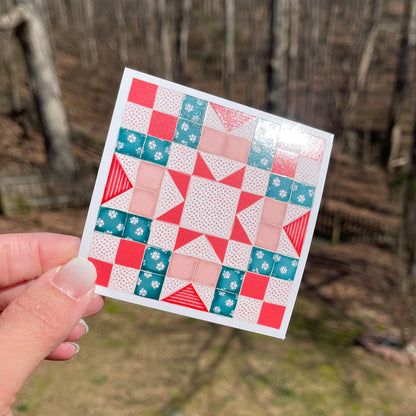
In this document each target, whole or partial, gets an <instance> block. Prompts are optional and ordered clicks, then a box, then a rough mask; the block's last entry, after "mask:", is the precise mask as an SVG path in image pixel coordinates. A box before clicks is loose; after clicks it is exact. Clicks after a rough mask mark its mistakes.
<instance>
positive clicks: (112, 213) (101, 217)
mask: <svg viewBox="0 0 416 416" xmlns="http://www.w3.org/2000/svg"><path fill="white" fill-rule="evenodd" d="M126 218H127V213H126V212H123V211H119V210H117V209H112V208H106V207H100V210H99V212H98V217H97V221H96V223H95V228H94V230H95V231H98V232H100V233H106V234H111V235H114V236H116V237H121V236H122V235H123V232H124V227H125V223H126Z"/></svg>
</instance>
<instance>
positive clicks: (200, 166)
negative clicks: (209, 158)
mask: <svg viewBox="0 0 416 416" xmlns="http://www.w3.org/2000/svg"><path fill="white" fill-rule="evenodd" d="M193 174H194V175H197V176H201V177H203V178H207V179H212V180H213V181H215V178H214V176H213V175H212V173H211V171H210V170H209V167H208V165H207V164H206V163H205V160H204V159H203V158H202V156H201V155H200V154H199V153H198V155H197V157H196V163H195V168H194V173H193Z"/></svg>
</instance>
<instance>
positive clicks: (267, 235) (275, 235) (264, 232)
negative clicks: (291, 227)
mask: <svg viewBox="0 0 416 416" xmlns="http://www.w3.org/2000/svg"><path fill="white" fill-rule="evenodd" d="M281 232H282V228H281V227H276V226H274V225H270V224H263V223H261V224H260V226H259V231H258V233H257V238H256V243H255V245H256V246H258V247H261V248H265V249H266V250H271V251H277V248H278V247H279V241H280V233H281Z"/></svg>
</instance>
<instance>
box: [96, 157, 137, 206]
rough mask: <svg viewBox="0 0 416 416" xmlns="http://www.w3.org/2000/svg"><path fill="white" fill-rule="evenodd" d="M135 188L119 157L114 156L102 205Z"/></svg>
mask: <svg viewBox="0 0 416 416" xmlns="http://www.w3.org/2000/svg"><path fill="white" fill-rule="evenodd" d="M131 188H133V185H132V183H131V182H130V180H129V178H128V177H127V175H126V173H125V172H124V170H123V167H122V166H121V164H120V162H119V160H118V159H117V156H116V155H114V156H113V160H112V161H111V166H110V172H109V174H108V178H107V183H106V185H105V189H104V194H103V199H102V201H101V204H104V203H105V202H107V201H109V200H110V199H113V198H114V197H116V196H117V195H120V194H122V193H123V192H126V191H128V190H129V189H131Z"/></svg>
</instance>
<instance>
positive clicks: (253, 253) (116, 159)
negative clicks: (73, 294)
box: [81, 70, 332, 337]
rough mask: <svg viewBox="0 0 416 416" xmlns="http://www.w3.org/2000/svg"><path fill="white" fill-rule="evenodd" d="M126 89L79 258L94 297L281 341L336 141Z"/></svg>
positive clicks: (157, 88)
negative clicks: (97, 292)
mask: <svg viewBox="0 0 416 416" xmlns="http://www.w3.org/2000/svg"><path fill="white" fill-rule="evenodd" d="M123 85H124V91H125V92H124V96H120V94H121V92H120V94H119V98H118V101H117V105H116V108H118V112H115V116H114V117H113V121H112V125H111V128H110V133H109V137H108V139H107V144H106V153H105V155H106V158H107V162H105V159H104V157H103V162H102V166H101V167H100V171H101V170H103V171H104V172H105V173H104V174H103V173H102V172H100V173H101V178H104V180H102V182H103V183H102V186H101V189H99V190H98V191H97V189H96V191H95V197H96V200H97V202H96V205H97V206H96V207H95V209H94V207H93V204H92V208H91V209H90V213H89V217H90V218H89V223H90V224H92V225H89V229H88V225H87V226H86V230H85V232H84V237H83V247H82V249H81V252H83V253H81V254H84V255H85V254H86V255H87V256H88V258H89V259H90V260H91V261H92V262H93V263H94V264H95V266H96V268H97V272H98V279H97V285H98V287H99V288H102V292H101V293H103V294H105V295H107V296H113V297H119V298H122V299H124V300H128V301H132V302H135V303H139V304H144V305H146V306H151V307H156V308H160V309H164V310H169V311H172V312H175V313H180V314H184V315H188V316H193V317H197V318H201V319H206V320H210V321H214V322H218V323H222V324H225V325H231V326H235V327H239V328H244V329H248V330H252V331H255V332H261V333H265V334H267V335H274V336H278V337H284V333H285V330H286V327H287V323H288V320H289V318H290V314H291V310H292V308H293V303H294V300H295V298H296V294H297V291H298V288H299V282H300V279H301V275H302V271H303V266H304V263H305V261H306V256H307V252H308V250H309V244H310V237H309V239H308V242H307V243H305V241H306V239H307V238H306V237H307V235H308V234H311V233H312V231H313V226H314V224H311V217H312V216H311V212H313V210H315V212H314V213H313V217H314V219H313V221H312V222H314V221H315V220H316V214H317V209H318V207H319V203H320V197H321V195H320V194H321V193H322V188H323V182H324V178H325V173H326V169H327V164H328V158H329V151H330V145H331V142H332V136H331V135H329V134H327V133H323V132H318V131H311V129H309V128H306V127H305V126H302V125H300V124H296V123H293V122H290V121H287V120H284V119H282V118H278V117H275V116H271V115H267V114H265V113H262V112H259V111H257V110H253V109H250V108H247V107H242V106H238V105H235V104H233V103H231V102H228V101H225V100H221V99H219V98H217V97H213V96H208V95H207V94H204V93H200V92H198V91H195V90H190V89H187V88H184V87H181V86H179V85H176V84H173V83H169V82H167V81H163V80H159V79H157V78H154V77H150V76H146V75H144V74H140V73H137V72H134V71H131V70H126V73H125V76H124V78H123V82H122V86H123ZM120 91H123V89H121V90H120ZM317 187H318V188H319V189H318V193H319V195H317ZM97 193H98V194H99V195H96V194H97ZM300 263H302V267H301V268H302V270H300V267H299V264H300ZM143 299H146V300H145V301H143ZM168 305H169V306H168ZM284 319H285V320H286V321H287V322H285V324H284V325H283V326H282V322H283V320H284Z"/></svg>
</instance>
